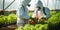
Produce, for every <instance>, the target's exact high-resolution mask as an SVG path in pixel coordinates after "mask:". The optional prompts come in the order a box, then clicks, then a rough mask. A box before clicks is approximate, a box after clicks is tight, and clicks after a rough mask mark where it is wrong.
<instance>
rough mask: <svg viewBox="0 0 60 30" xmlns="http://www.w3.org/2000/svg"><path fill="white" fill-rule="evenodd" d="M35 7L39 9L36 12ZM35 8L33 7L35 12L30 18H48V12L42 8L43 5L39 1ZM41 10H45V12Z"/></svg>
mask: <svg viewBox="0 0 60 30" xmlns="http://www.w3.org/2000/svg"><path fill="white" fill-rule="evenodd" d="M37 6H39V7H40V8H41V9H40V10H38V8H36V7H37ZM36 7H35V11H34V13H33V16H32V17H33V18H34V16H35V15H36V16H37V18H38V19H39V18H42V17H46V18H49V17H50V10H49V9H48V8H46V7H43V3H42V2H41V1H40V0H39V1H38V2H37V3H36ZM43 10H45V12H44V11H43ZM45 13H46V15H45ZM40 15H41V16H40Z"/></svg>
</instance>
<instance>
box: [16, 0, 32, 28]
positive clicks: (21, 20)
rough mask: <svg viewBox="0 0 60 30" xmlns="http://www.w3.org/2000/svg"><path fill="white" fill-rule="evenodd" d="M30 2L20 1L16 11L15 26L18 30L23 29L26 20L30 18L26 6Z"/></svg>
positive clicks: (28, 0)
mask: <svg viewBox="0 0 60 30" xmlns="http://www.w3.org/2000/svg"><path fill="white" fill-rule="evenodd" d="M30 1H31V0H21V4H20V6H19V8H18V10H17V26H18V28H19V27H23V26H24V25H25V24H26V23H27V21H28V19H29V18H30V17H29V14H28V13H29V12H28V9H27V5H29V3H30Z"/></svg>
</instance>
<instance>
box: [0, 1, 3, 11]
mask: <svg viewBox="0 0 60 30" xmlns="http://www.w3.org/2000/svg"><path fill="white" fill-rule="evenodd" d="M2 9H3V0H0V10H2Z"/></svg>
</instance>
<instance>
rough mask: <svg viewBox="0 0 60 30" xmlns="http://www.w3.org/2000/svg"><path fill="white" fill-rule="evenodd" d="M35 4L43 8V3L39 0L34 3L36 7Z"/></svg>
mask: <svg viewBox="0 0 60 30" xmlns="http://www.w3.org/2000/svg"><path fill="white" fill-rule="evenodd" d="M37 6H39V7H40V8H41V10H43V3H42V2H41V1H40V0H39V1H38V2H37V3H36V7H37Z"/></svg>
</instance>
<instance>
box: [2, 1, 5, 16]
mask: <svg viewBox="0 0 60 30" xmlns="http://www.w3.org/2000/svg"><path fill="white" fill-rule="evenodd" d="M4 5H5V0H3V10H2V15H4V11H5V9H4V7H5V6H4Z"/></svg>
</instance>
